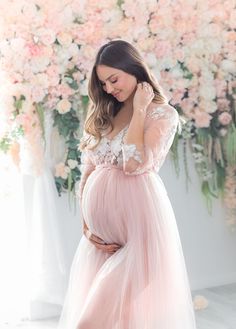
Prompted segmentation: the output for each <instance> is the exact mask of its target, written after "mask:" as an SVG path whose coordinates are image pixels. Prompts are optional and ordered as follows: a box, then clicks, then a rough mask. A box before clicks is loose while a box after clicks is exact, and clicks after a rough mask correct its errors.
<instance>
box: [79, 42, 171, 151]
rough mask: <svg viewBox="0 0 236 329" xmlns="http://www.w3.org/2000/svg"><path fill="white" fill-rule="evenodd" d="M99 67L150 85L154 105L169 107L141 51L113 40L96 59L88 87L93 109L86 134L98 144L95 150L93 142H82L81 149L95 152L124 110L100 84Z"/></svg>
mask: <svg viewBox="0 0 236 329" xmlns="http://www.w3.org/2000/svg"><path fill="white" fill-rule="evenodd" d="M98 65H106V66H109V67H113V68H116V69H119V70H122V71H124V72H126V73H128V74H131V75H133V76H135V77H136V79H137V81H138V82H144V81H147V82H148V83H149V84H150V85H151V86H152V88H153V91H154V94H155V96H154V98H153V102H156V103H159V104H160V103H161V104H163V103H164V104H166V103H168V101H167V98H166V96H165V95H164V94H163V91H162V89H161V87H160V85H159V84H158V82H157V80H156V79H155V78H154V76H153V75H152V74H151V72H150V71H149V69H148V67H147V65H146V64H145V63H144V60H143V58H142V56H141V55H140V53H139V51H138V50H137V49H136V48H135V47H134V46H133V45H131V44H130V43H128V42H126V41H124V40H113V41H110V42H108V43H106V44H105V45H103V46H102V47H101V48H100V49H99V51H98V53H97V55H96V59H95V63H94V66H93V68H92V72H91V76H90V79H89V85H88V94H89V98H90V106H89V110H88V114H87V118H86V120H85V124H84V130H85V132H86V133H87V134H89V135H92V136H94V137H95V139H96V140H97V143H96V144H94V145H93V146H88V144H89V140H90V138H87V139H86V140H82V141H81V143H80V149H81V150H83V149H84V148H85V147H87V148H88V149H93V148H94V147H96V146H97V145H98V143H99V142H100V140H101V136H102V134H101V133H102V131H104V130H106V129H107V128H109V127H111V128H112V129H113V125H112V122H111V117H114V116H115V115H116V114H117V113H118V112H119V111H120V109H121V107H122V106H123V103H122V102H119V101H118V100H117V99H116V98H115V97H114V96H112V95H111V94H108V93H106V92H105V91H104V90H103V87H102V85H101V82H100V81H99V79H98V76H97V71H96V68H97V66H98Z"/></svg>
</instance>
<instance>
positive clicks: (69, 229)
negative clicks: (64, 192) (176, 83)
mask: <svg viewBox="0 0 236 329" xmlns="http://www.w3.org/2000/svg"><path fill="white" fill-rule="evenodd" d="M180 157H181V155H180ZM188 161H189V165H190V166H189V167H190V168H189V172H190V176H191V180H192V183H191V184H189V191H188V192H187V191H186V187H185V175H184V170H183V166H181V171H180V177H179V178H177V176H176V173H175V170H174V166H173V163H172V162H171V161H170V159H169V158H167V159H166V161H165V163H164V165H163V167H162V168H161V170H160V176H161V178H162V180H163V182H164V184H165V186H166V189H167V192H168V195H169V198H170V200H171V203H172V206H173V209H174V212H175V215H176V221H177V225H178V228H179V234H180V238H181V241H182V247H183V252H184V256H185V261H186V266H187V271H188V274H189V280H190V285H191V290H196V289H203V288H206V287H212V286H217V285H222V284H228V283H232V282H236V231H235V232H234V233H233V232H231V231H230V230H229V228H228V227H227V226H226V224H225V213H224V209H223V208H222V206H221V203H220V201H219V200H216V201H214V203H213V214H212V216H210V215H209V214H208V212H207V208H206V205H205V200H204V198H203V196H202V194H201V192H200V183H199V179H198V176H197V174H196V172H195V170H194V168H193V161H192V158H191V156H190V157H189V160H188ZM58 207H59V209H60V212H59V213H60V216H61V218H60V224H61V228H62V230H63V234H64V247H65V248H66V254H67V257H68V266H69V264H70V262H71V261H72V258H73V254H74V252H75V250H76V247H77V245H78V242H79V240H80V237H81V223H80V218H79V212H77V214H76V215H73V213H72V212H70V211H69V209H68V202H67V197H66V196H63V197H62V198H60V199H59V200H58ZM68 271H69V267H68Z"/></svg>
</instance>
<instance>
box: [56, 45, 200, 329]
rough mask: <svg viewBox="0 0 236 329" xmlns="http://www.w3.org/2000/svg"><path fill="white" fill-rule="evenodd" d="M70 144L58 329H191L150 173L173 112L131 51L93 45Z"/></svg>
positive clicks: (173, 231)
mask: <svg viewBox="0 0 236 329" xmlns="http://www.w3.org/2000/svg"><path fill="white" fill-rule="evenodd" d="M89 96H90V100H91V106H90V109H89V112H88V115H87V118H86V121H85V125H84V133H83V138H82V140H81V143H80V149H81V150H82V158H81V161H82V162H81V172H82V176H81V181H80V186H79V197H80V205H81V215H82V218H83V229H84V234H83V236H82V238H81V240H80V243H79V246H78V248H77V251H76V254H75V256H74V259H73V263H72V267H71V273H70V280H69V286H68V291H67V294H66V298H65V303H64V307H63V310H62V314H61V318H60V321H59V326H58V329H196V324H195V315H194V309H193V303H192V297H191V291H190V286H189V280H188V274H187V270H186V265H185V260H184V255H183V251H182V246H181V241H180V237H179V232H178V228H177V224H176V219H175V215H174V212H173V209H172V206H171V203H170V201H169V198H168V195H167V192H166V189H165V186H164V184H163V182H162V180H161V178H160V176H159V174H158V171H159V169H160V168H161V166H162V164H163V162H164V160H165V158H166V156H167V154H168V151H169V149H170V147H171V144H172V142H173V139H174V136H175V133H176V129H177V126H178V122H179V117H178V113H177V111H176V110H175V108H173V107H172V106H170V105H169V104H168V101H167V99H166V97H165V96H164V94H163V92H162V90H161V87H160V86H159V84H158V82H157V81H156V80H155V78H154V77H153V76H152V74H151V73H150V72H149V70H148V68H147V66H146V64H145V63H144V61H143V59H142V57H141V55H140V54H139V52H138V50H137V49H136V48H135V47H134V46H132V45H131V44H129V43H128V42H125V41H122V40H115V41H110V42H109V43H107V44H105V45H103V46H102V47H101V48H100V49H99V51H98V53H97V56H96V60H95V64H94V67H93V69H92V72H91V77H90V82H89Z"/></svg>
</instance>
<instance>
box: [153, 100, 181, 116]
mask: <svg viewBox="0 0 236 329" xmlns="http://www.w3.org/2000/svg"><path fill="white" fill-rule="evenodd" d="M178 116H179V115H178V112H177V110H176V109H175V108H174V107H173V106H171V105H170V104H167V103H163V104H157V103H154V102H152V103H151V104H150V105H149V106H148V108H147V118H153V119H158V118H163V119H171V118H173V119H177V118H178Z"/></svg>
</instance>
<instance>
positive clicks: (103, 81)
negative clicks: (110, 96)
mask: <svg viewBox="0 0 236 329" xmlns="http://www.w3.org/2000/svg"><path fill="white" fill-rule="evenodd" d="M116 74H117V73H113V74H111V75H110V76H109V77H108V78H106V79H105V81H106V80H109V79H110V78H111V77H113V75H116ZM99 81H100V82H104V81H102V80H100V79H99Z"/></svg>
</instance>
